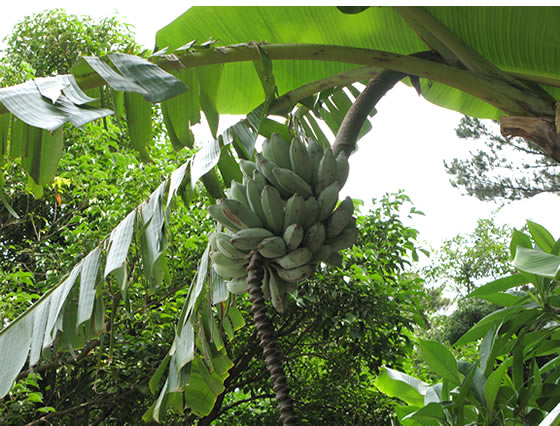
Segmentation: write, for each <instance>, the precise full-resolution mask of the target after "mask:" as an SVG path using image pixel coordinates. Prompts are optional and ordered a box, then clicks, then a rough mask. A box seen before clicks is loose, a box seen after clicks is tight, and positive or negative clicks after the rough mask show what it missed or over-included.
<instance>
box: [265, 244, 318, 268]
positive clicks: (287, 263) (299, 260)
mask: <svg viewBox="0 0 560 426" xmlns="http://www.w3.org/2000/svg"><path fill="white" fill-rule="evenodd" d="M312 255H313V253H311V250H309V249H308V248H307V247H300V248H297V249H295V250H293V251H291V252H289V253H287V254H285V255H284V256H282V257H278V258H276V259H274V262H276V263H277V264H278V265H280V266H281V267H282V268H284V269H294V268H298V267H300V266H302V265H305V264H306V263H307V262H309V261H310V260H311V256H312Z"/></svg>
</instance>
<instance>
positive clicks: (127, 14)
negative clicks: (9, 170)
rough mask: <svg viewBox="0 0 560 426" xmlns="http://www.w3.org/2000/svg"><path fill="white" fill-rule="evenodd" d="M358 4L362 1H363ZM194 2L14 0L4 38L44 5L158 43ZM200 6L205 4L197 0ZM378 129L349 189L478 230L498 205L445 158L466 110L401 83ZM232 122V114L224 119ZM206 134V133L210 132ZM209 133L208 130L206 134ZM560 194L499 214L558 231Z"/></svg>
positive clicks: (444, 231) (0, 31) (3, 21)
mask: <svg viewBox="0 0 560 426" xmlns="http://www.w3.org/2000/svg"><path fill="white" fill-rule="evenodd" d="M358 3H359V2H358ZM192 4H193V3H183V2H179V1H162V0H160V1H158V2H157V3H155V4H150V3H141V2H139V1H138V0H136V1H129V0H124V1H123V0H120V1H107V0H97V1H95V2H91V3H90V2H76V1H75V0H73V1H69V0H68V1H67V0H58V1H54V0H47V1H44V0H43V1H36V0H27V1H25V0H20V1H17V2H10V3H8V5H6V6H5V7H4V8H3V10H2V14H0V38H4V36H6V35H7V34H9V33H10V32H11V30H12V28H13V26H14V24H15V23H16V22H18V21H19V20H20V19H22V18H23V17H24V16H25V15H29V14H33V13H36V12H40V11H41V10H43V9H45V8H56V7H61V8H65V9H66V10H67V12H68V13H73V14H77V15H81V14H88V15H91V16H93V17H104V16H110V15H113V14H115V13H116V12H117V11H118V13H119V15H120V17H121V20H122V21H124V22H127V23H130V24H132V25H134V26H135V31H136V37H137V40H138V42H139V43H141V44H142V45H144V46H145V47H146V48H153V46H154V41H155V33H156V31H157V30H159V29H160V28H162V27H163V26H165V25H167V24H168V23H169V22H171V21H172V20H173V19H175V18H176V17H178V16H179V15H181V14H182V13H183V12H185V11H186V10H187V8H188V7H189V6H190V5H192ZM199 4H200V3H199ZM377 110H378V114H377V115H376V116H375V117H374V118H373V120H372V124H373V130H372V131H371V132H370V133H369V134H368V135H367V136H366V137H365V138H364V139H363V140H362V141H361V142H360V147H359V154H358V155H354V156H353V157H352V158H351V171H350V178H349V180H348V183H347V185H346V187H345V188H344V195H350V196H352V197H354V198H360V199H362V200H364V201H366V202H367V201H369V200H371V199H372V198H379V197H381V196H382V195H383V194H384V193H385V192H394V191H397V190H398V189H401V188H402V189H404V190H405V191H406V193H407V195H408V196H409V197H410V198H411V199H412V201H413V202H414V204H415V206H416V207H417V208H418V209H419V210H422V211H424V213H426V216H425V217H419V218H417V219H416V220H415V221H414V222H413V223H412V225H413V226H415V227H416V228H417V229H419V230H420V237H421V238H422V239H424V240H425V241H427V242H428V243H429V244H431V245H432V246H438V245H439V243H440V242H441V240H442V239H445V238H451V237H453V236H454V235H455V234H457V233H459V232H469V231H472V230H473V229H474V226H475V224H476V221H477V219H478V218H481V217H488V216H489V214H490V213H491V211H492V210H494V209H495V208H496V207H497V206H496V205H495V204H492V203H483V202H480V201H478V200H476V199H474V198H472V197H467V196H461V194H460V192H459V191H458V190H457V189H454V188H452V187H451V185H450V184H449V176H448V175H447V174H446V173H445V170H444V167H443V159H447V160H450V159H452V158H453V157H455V156H458V155H461V154H463V153H465V152H466V151H467V149H468V146H467V143H465V142H464V141H460V140H458V138H457V137H456V136H455V130H454V129H455V127H456V126H457V124H458V122H459V120H460V118H461V115H460V114H458V113H456V112H453V111H449V110H445V109H442V108H439V107H436V106H434V105H432V104H430V103H428V102H426V101H424V100H423V99H421V98H419V97H418V96H417V95H416V92H415V91H414V89H410V88H408V87H406V86H404V85H402V84H399V85H397V86H396V87H395V89H393V90H391V92H390V93H389V94H388V95H387V96H386V97H385V98H384V99H383V100H382V101H381V102H380V103H379V104H378V107H377ZM224 121H226V120H224ZM204 133H206V132H204ZM202 137H205V136H202ZM558 211H560V198H559V197H557V196H538V197H534V198H533V199H531V200H523V201H519V202H515V203H512V204H509V205H508V206H506V207H504V208H503V209H502V210H501V212H500V213H499V214H498V221H499V222H500V223H509V224H510V225H512V226H515V227H521V226H523V224H524V222H525V219H531V220H533V221H535V222H537V223H540V224H542V225H544V226H545V227H547V228H548V229H549V230H550V231H551V232H552V233H553V235H554V236H555V237H560V223H559V222H558V220H557V217H558V215H557V213H556V212H558Z"/></svg>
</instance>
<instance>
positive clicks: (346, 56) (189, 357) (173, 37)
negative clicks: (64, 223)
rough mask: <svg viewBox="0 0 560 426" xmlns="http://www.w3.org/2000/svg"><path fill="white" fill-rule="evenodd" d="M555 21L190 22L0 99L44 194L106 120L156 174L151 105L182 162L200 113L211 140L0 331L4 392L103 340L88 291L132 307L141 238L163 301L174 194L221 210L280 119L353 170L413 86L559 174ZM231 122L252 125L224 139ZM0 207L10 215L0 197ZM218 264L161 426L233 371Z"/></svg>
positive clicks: (186, 18)
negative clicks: (48, 356)
mask: <svg viewBox="0 0 560 426" xmlns="http://www.w3.org/2000/svg"><path fill="white" fill-rule="evenodd" d="M356 12H358V13H356ZM559 13H560V11H559V10H558V8H526V7H524V8H456V7H440V8H437V7H435V8H434V7H432V8H419V7H411V8H401V7H394V8H390V7H382V8H377V7H376V8H358V9H355V8H343V7H341V8H335V7H289V8H286V7H243V8H240V7H212V8H206V7H194V8H191V9H189V10H188V11H187V12H186V13H185V14H183V15H181V16H180V17H178V18H177V19H176V20H175V21H174V22H172V23H171V24H169V25H168V26H167V27H165V28H163V29H162V30H160V31H159V32H158V34H157V35H156V42H157V46H158V49H159V51H158V52H155V53H154V54H153V55H152V56H151V57H149V58H147V60H146V59H144V58H140V57H135V56H130V55H118V54H117V55H110V56H107V57H105V58H83V59H82V60H81V61H80V62H79V63H78V64H77V65H76V66H75V67H74V69H73V70H72V74H71V75H69V76H58V77H56V78H52V79H38V80H35V81H33V82H27V83H25V84H24V85H20V86H14V87H10V88H4V89H0V103H1V105H0V162H2V161H5V160H6V159H7V160H8V161H14V160H15V159H17V158H21V159H22V165H23V167H24V168H25V169H26V171H27V172H28V174H29V175H30V177H31V181H30V182H31V186H32V188H33V189H34V191H35V193H36V194H37V195H40V192H41V186H42V185H46V184H48V183H49V182H50V181H51V180H52V178H53V177H54V176H55V174H56V166H57V163H58V158H59V157H60V152H61V150H62V145H63V141H62V137H61V131H60V128H61V126H62V124H64V123H66V122H68V121H69V122H71V123H72V124H74V125H83V124H84V123H86V122H88V121H90V120H92V119H96V118H100V117H103V116H106V115H107V114H110V113H111V112H110V111H109V110H108V109H109V107H111V108H112V110H113V111H114V112H115V113H116V114H117V115H119V116H123V117H125V118H126V120H127V124H128V130H129V132H130V135H131V139H132V141H133V143H134V145H135V147H136V148H137V150H138V152H139V155H140V156H141V157H142V158H144V159H146V160H147V159H148V156H149V152H148V151H149V149H148V148H147V147H148V146H149V142H150V139H151V136H150V135H151V113H152V108H151V105H150V103H153V102H161V110H162V115H163V121H164V124H165V126H166V129H167V133H168V136H169V140H170V141H171V143H172V144H173V146H174V147H175V148H176V149H181V147H183V146H193V145H194V136H193V133H192V131H191V126H192V125H194V124H196V123H198V122H199V121H200V119H201V112H203V113H204V115H205V116H206V119H207V122H208V124H209V126H210V129H211V132H212V135H213V139H212V140H211V141H209V142H208V143H206V144H204V145H203V146H202V148H201V149H200V150H199V152H198V153H197V154H196V155H195V156H194V157H193V158H192V159H191V160H190V161H189V162H188V164H185V165H184V166H182V167H181V168H180V169H178V170H177V171H176V173H174V174H173V175H172V176H171V177H170V178H169V179H168V180H166V181H165V182H164V183H163V184H162V185H161V186H160V187H158V188H157V189H156V190H155V191H154V193H153V194H152V196H150V198H149V199H148V200H146V202H145V203H144V204H143V205H141V206H139V207H138V209H135V210H134V211H133V212H130V214H129V215H128V216H127V217H126V219H125V220H123V222H121V224H119V225H118V226H117V227H116V228H115V230H114V231H113V233H112V234H111V235H110V236H108V237H107V239H106V240H104V241H103V242H102V243H100V245H99V246H98V247H96V248H94V250H93V251H92V252H91V253H90V254H89V255H87V256H85V257H84V259H83V260H82V261H81V262H80V263H79V264H77V265H76V267H75V268H74V269H73V270H72V271H71V272H70V273H69V275H68V276H67V277H65V278H64V279H63V280H61V282H60V284H59V285H58V286H56V287H55V288H53V289H52V290H51V291H50V292H49V293H47V294H45V295H44V296H43V298H42V299H41V300H40V301H39V302H38V303H37V304H36V305H34V306H33V307H32V308H31V309H30V310H29V311H28V312H26V313H25V314H24V315H23V316H22V317H20V318H19V319H17V320H16V321H14V322H13V323H12V324H10V325H9V326H8V327H6V328H5V329H4V330H2V331H1V332H0V362H2V363H3V365H5V366H7V367H6V368H5V369H3V370H2V372H1V373H0V374H1V379H2V380H0V384H1V386H2V387H0V391H1V392H0V393H1V394H5V393H6V392H7V391H8V389H9V386H10V384H11V383H12V381H13V379H14V378H15V377H16V376H17V374H18V372H19V371H20V370H21V369H22V368H23V365H24V364H25V361H26V358H27V355H28V354H31V355H30V358H29V361H30V364H31V365H33V364H34V363H36V362H38V360H39V359H40V356H41V354H42V352H43V350H44V349H45V348H47V347H49V346H53V345H54V347H59V348H60V349H69V348H70V349H71V348H75V347H79V345H80V344H81V342H83V340H84V339H87V338H89V337H91V335H94V334H95V333H98V332H100V331H101V330H102V324H100V321H101V322H102V317H103V315H102V312H103V309H104V308H103V305H102V303H101V302H100V301H98V300H96V299H95V297H94V296H95V292H92V291H91V290H92V288H98V287H97V286H103V285H106V284H105V280H106V278H107V277H108V276H109V275H110V274H113V275H114V276H115V277H116V280H117V282H118V283H119V284H120V287H121V290H122V291H124V292H125V293H126V269H127V261H128V250H129V244H130V238H131V235H132V234H133V233H135V232H137V233H138V235H139V237H140V241H141V244H142V257H143V264H144V271H145V274H146V277H147V280H148V281H149V282H150V283H152V286H157V285H158V283H160V282H161V281H162V280H164V279H165V276H166V273H165V271H166V265H165V253H166V249H167V245H168V242H167V236H166V235H165V222H166V220H167V218H168V215H169V214H170V212H171V210H172V207H173V202H174V200H175V198H176V195H177V193H178V191H179V190H180V189H183V188H185V187H189V185H190V186H191V187H192V186H193V185H195V184H196V182H197V181H199V180H202V181H203V183H204V185H205V187H206V189H207V190H208V191H209V193H210V194H211V195H212V196H213V197H215V198H224V193H223V187H222V185H221V183H220V180H223V182H225V183H226V186H230V184H231V182H232V180H233V179H235V177H236V176H237V178H239V177H240V176H241V175H242V173H241V169H240V167H239V165H238V163H237V160H236V158H235V156H236V157H237V158H238V159H245V160H247V161H252V160H253V159H255V152H254V146H255V141H256V138H257V137H258V135H263V136H265V137H267V138H271V137H272V135H273V133H278V134H280V135H284V137H286V138H287V139H290V138H291V136H292V134H291V133H290V132H291V130H290V126H287V125H284V124H281V123H278V121H276V120H272V119H270V118H269V117H268V116H269V115H281V116H284V117H285V116H286V115H287V114H289V113H290V112H292V115H291V117H295V119H297V121H298V123H299V124H298V125H299V126H301V128H302V129H303V132H305V133H306V134H307V135H308V136H312V137H313V138H314V139H316V140H317V141H318V142H319V143H322V144H323V145H324V146H326V145H327V144H329V145H330V143H329V140H330V139H331V138H330V137H328V136H326V135H325V134H324V132H323V130H322V129H321V127H320V126H319V123H318V121H317V119H319V120H324V122H325V123H326V124H327V126H328V127H329V128H330V130H331V131H332V132H333V133H334V134H336V140H335V143H334V145H333V151H334V153H335V154H336V155H338V154H339V153H340V152H343V153H345V154H346V156H349V155H350V153H352V152H353V151H354V149H355V141H356V139H357V137H359V136H361V135H363V134H364V133H365V132H366V131H367V130H368V127H367V124H366V125H363V123H364V120H365V119H366V118H367V117H368V115H369V114H371V111H372V108H373V107H374V106H375V104H376V102H377V101H378V100H379V99H380V98H381V97H382V96H383V95H384V94H385V93H386V92H387V90H390V88H391V87H393V85H394V84H396V83H397V82H398V81H401V80H403V81H404V82H405V83H406V84H409V85H410V86H412V87H414V88H415V90H417V91H418V92H419V93H420V94H421V95H422V96H423V97H425V98H426V99H427V100H429V101H431V102H433V103H436V104H438V105H441V106H443V107H446V108H451V109H454V110H457V111H460V112H463V113H466V114H469V115H472V116H475V117H480V118H493V119H501V120H502V131H503V133H504V134H506V135H523V136H525V137H526V138H528V139H531V140H533V141H534V142H535V143H537V145H539V146H540V147H541V148H542V149H543V151H544V152H545V153H547V154H548V155H550V156H552V157H553V158H555V159H560V154H559V150H558V133H557V131H556V130H557V128H558V127H559V125H558V122H559V121H560V120H559V119H558V108H556V106H555V105H556V101H557V100H558V99H559V98H560V76H559V74H558V69H559V66H558V65H559V64H558V58H560V54H559V53H560V52H558V50H559V49H560V47H559V46H560V43H559V42H558V41H559V40H558V38H559V37H560V36H559V35H558V32H557V31H555V28H556V23H557V21H558V18H559ZM248 21H250V22H251V23H252V24H253V25H251V30H250V31H248V30H247V25H246V22H248ZM223 22H228V26H227V28H226V27H224V26H223V25H222V24H223ZM517 22H523V23H524V25H523V26H518V25H516V23H517ZM302 28H305V29H306V31H303V32H302V31H301V29H302ZM197 40H202V41H203V42H201V43H199V42H197ZM205 40H209V41H208V42H206V41H205ZM214 40H218V41H214ZM253 40H266V42H262V41H261V42H255V41H253ZM512 40H517V41H518V40H523V42H516V43H513V42H512ZM240 76H243V77H242V84H239V81H240V80H239V79H240ZM368 80H369V81H370V82H369V84H368V86H367V87H366V89H365V90H364V92H363V94H364V96H358V94H359V89H357V88H355V87H353V86H351V85H352V84H353V83H356V82H367V81H368ZM342 87H347V89H344V90H343V89H342ZM185 88H186V89H187V91H185ZM86 91H87V93H90V95H87V94H86ZM91 96H97V97H100V98H102V99H103V100H104V102H102V103H101V104H100V105H97V106H91V104H92V103H94V102H97V101H95V100H94V99H92V98H91ZM354 99H356V101H355V102H354ZM108 100H110V101H108ZM352 105H354V106H352ZM224 113H230V114H244V115H246V117H245V118H243V119H242V120H241V121H240V122H239V123H237V124H236V125H234V126H232V127H231V128H228V129H226V130H225V131H224V132H222V133H220V134H219V133H218V124H219V116H220V114H224ZM345 117H348V119H346V120H345V119H344V118H345ZM292 129H293V127H292ZM219 175H221V178H222V179H220V177H219ZM0 189H2V188H0ZM0 199H1V200H2V202H3V203H4V204H5V205H6V207H7V208H9V200H8V198H7V197H6V196H5V195H4V193H3V192H0ZM12 213H14V214H17V212H12ZM209 252H210V250H208V251H207V252H206V254H205V255H204V256H203V258H202V259H201V264H200V269H199V272H198V276H197V278H196V280H195V282H194V283H192V285H191V292H190V295H189V298H188V300H187V302H186V304H185V309H184V311H183V313H182V315H181V317H180V319H179V324H178V326H177V333H176V339H175V342H174V343H173V345H172V347H171V349H170V351H169V355H168V357H166V359H165V360H164V361H163V363H162V366H161V368H160V369H159V370H158V373H157V374H156V375H155V376H154V379H153V380H152V382H151V387H152V389H153V390H154V391H155V390H156V388H157V387H158V384H159V380H160V379H161V378H162V377H163V374H164V373H165V371H166V370H169V372H168V379H167V381H166V382H165V384H164V385H163V388H162V391H161V392H160V397H159V398H158V400H157V401H156V403H155V404H154V406H153V407H152V409H151V411H150V413H147V414H148V417H152V418H154V419H156V420H157V419H158V418H159V414H160V412H164V411H165V408H166V407H170V406H178V405H180V402H181V401H182V398H179V396H178V395H179V394H180V392H182V390H183V389H184V388H185V386H186V385H187V384H189V389H190V390H191V391H190V392H189V393H188V397H187V398H186V403H187V405H189V406H190V407H192V408H193V411H195V412H196V413H198V414H201V415H204V413H205V412H207V411H208V409H209V408H210V409H211V405H212V404H213V402H212V401H215V396H216V395H217V394H218V393H219V392H220V389H221V384H222V383H223V380H224V377H225V376H226V375H227V370H228V365H229V363H228V359H227V355H226V354H225V353H224V352H223V342H222V341H221V340H220V339H219V338H218V337H217V334H216V333H215V330H216V328H215V321H214V319H215V318H214V316H217V317H219V319H220V320H222V321H223V323H224V324H228V322H229V325H230V326H232V327H230V328H229V329H230V330H231V329H233V328H235V327H233V324H234V323H235V324H236V325H237V326H239V324H240V321H238V319H237V317H236V312H235V309H227V310H224V311H222V312H220V313H219V314H218V313H216V312H214V311H213V309H214V308H212V306H213V305H215V304H216V303H220V302H221V301H225V300H226V299H227V298H228V297H229V296H228V295H227V288H226V287H225V284H224V282H223V280H220V279H214V278H213V275H212V273H211V272H210V274H209V256H210V253H209ZM103 259H105V269H104V273H103V274H99V275H102V279H98V272H99V271H101V267H102V265H103ZM78 277H79V281H80V287H79V295H80V298H79V300H80V304H79V306H81V307H80V308H79V309H78V312H75V311H73V310H72V309H70V308H69V304H68V303H67V301H68V300H69V295H71V294H74V293H73V292H76V291H78V290H77V289H76V288H75V287H74V283H76V282H77V280H78ZM82 289H83V290H82ZM210 289H211V291H210ZM82 291H83V296H82ZM195 311H196V315H193V312H195ZM65 324H74V325H75V327H72V326H67V325H66V326H65ZM80 325H85V326H87V327H86V328H87V332H85V330H82V331H83V333H82V334H81V335H80V336H78V335H77V334H76V333H74V332H71V331H70V330H78V329H79V326H80ZM195 327H196V329H197V330H198V334H197V336H199V337H196V338H195V337H194V330H195ZM225 328H227V326H225V327H224V329H225ZM200 336H203V337H200ZM204 336H205V337H204ZM214 338H216V339H214ZM195 346H196V349H197V350H196V351H195V350H194V348H195ZM201 354H202V356H201Z"/></svg>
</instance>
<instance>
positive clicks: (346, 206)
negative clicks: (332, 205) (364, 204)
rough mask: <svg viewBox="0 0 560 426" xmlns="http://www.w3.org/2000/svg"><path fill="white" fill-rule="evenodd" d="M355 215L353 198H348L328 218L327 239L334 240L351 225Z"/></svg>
mask: <svg viewBox="0 0 560 426" xmlns="http://www.w3.org/2000/svg"><path fill="white" fill-rule="evenodd" d="M352 213H354V203H353V202H352V198H350V197H346V198H345V199H344V200H343V201H342V202H341V203H340V204H339V205H338V207H337V208H336V209H335V211H334V212H332V213H331V214H330V216H329V217H328V218H327V223H326V227H327V238H329V239H330V238H334V237H336V236H337V235H338V234H340V233H341V232H342V230H343V229H344V228H346V225H348V223H350V220H351V219H352Z"/></svg>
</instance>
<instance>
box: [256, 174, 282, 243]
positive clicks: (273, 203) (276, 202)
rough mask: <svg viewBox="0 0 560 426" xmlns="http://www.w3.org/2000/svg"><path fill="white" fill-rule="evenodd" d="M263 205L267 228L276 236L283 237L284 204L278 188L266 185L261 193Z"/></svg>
mask: <svg viewBox="0 0 560 426" xmlns="http://www.w3.org/2000/svg"><path fill="white" fill-rule="evenodd" d="M261 205H262V208H263V212H264V217H265V219H266V225H267V228H268V229H270V230H271V231H272V232H274V234H276V235H281V234H282V226H283V224H284V202H283V201H282V198H281V197H280V193H279V192H278V191H277V190H276V188H274V187H273V186H270V185H265V187H264V188H263V190H262V193H261Z"/></svg>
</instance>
